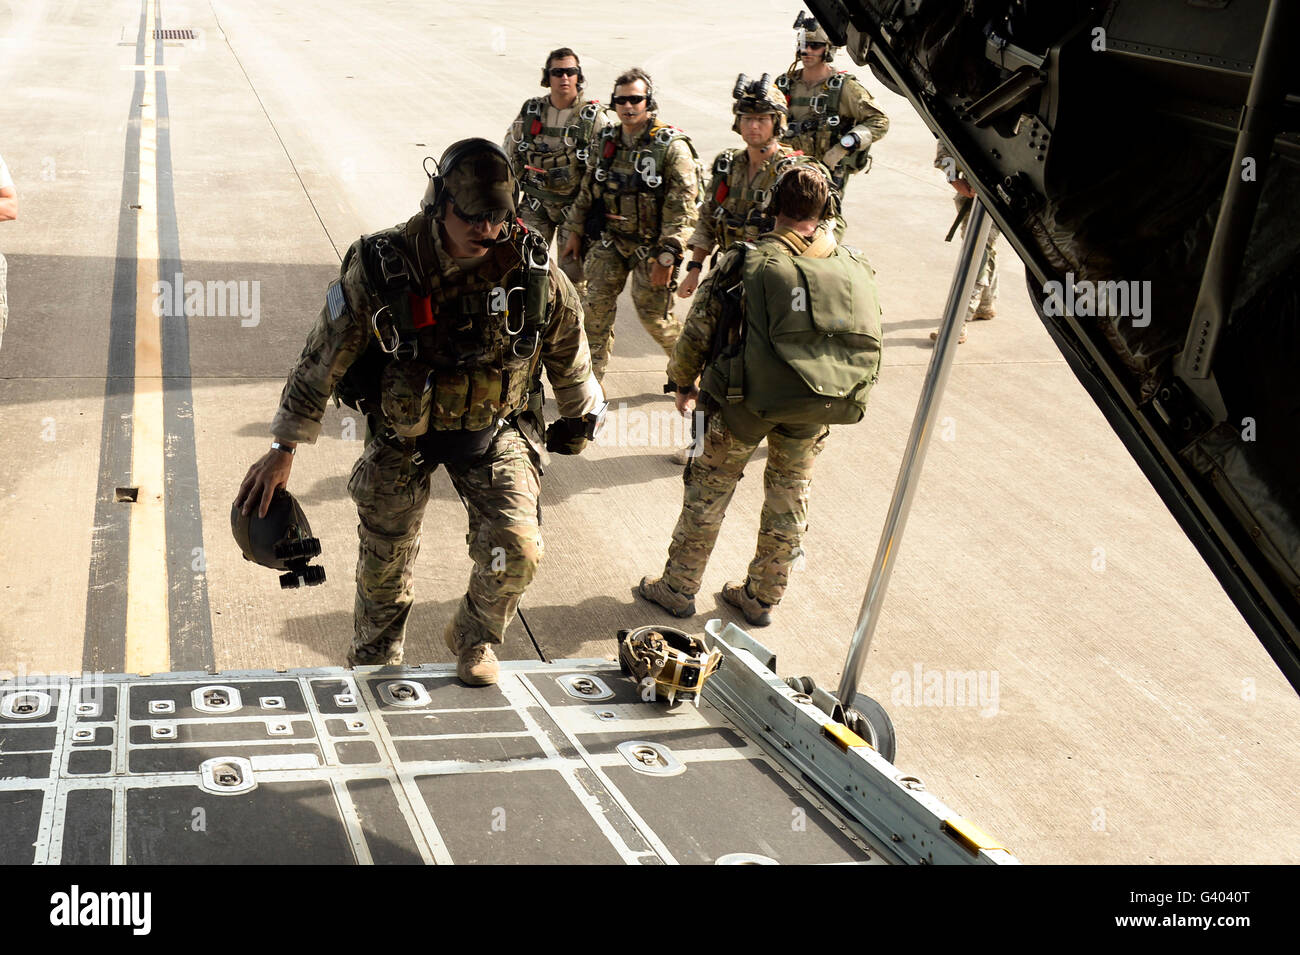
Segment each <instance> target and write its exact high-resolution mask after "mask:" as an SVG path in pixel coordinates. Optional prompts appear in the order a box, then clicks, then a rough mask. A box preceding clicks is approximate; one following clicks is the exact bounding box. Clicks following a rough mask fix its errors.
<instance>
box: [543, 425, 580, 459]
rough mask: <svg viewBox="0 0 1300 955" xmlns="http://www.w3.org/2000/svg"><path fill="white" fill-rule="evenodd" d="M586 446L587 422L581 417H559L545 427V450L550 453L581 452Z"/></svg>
mask: <svg viewBox="0 0 1300 955" xmlns="http://www.w3.org/2000/svg"><path fill="white" fill-rule="evenodd" d="M586 446H587V422H586V421H585V420H584V419H582V418H560V419H559V420H558V421H554V422H552V423H551V426H550V427H549V428H547V429H546V450H547V451H549V452H551V453H552V454H581V453H582V449H583V448H585V447H586Z"/></svg>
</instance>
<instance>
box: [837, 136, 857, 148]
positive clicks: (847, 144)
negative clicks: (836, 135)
mask: <svg viewBox="0 0 1300 955" xmlns="http://www.w3.org/2000/svg"><path fill="white" fill-rule="evenodd" d="M840 145H841V146H843V147H844V148H845V149H852V148H853V146H854V142H853V134H852V133H846V134H845V135H844V136H843V137H842V138H841V139H840Z"/></svg>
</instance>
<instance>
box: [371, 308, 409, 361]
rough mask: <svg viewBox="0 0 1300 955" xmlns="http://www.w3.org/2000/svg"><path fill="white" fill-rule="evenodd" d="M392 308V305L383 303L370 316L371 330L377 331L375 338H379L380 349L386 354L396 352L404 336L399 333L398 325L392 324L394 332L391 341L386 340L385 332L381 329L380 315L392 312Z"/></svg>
mask: <svg viewBox="0 0 1300 955" xmlns="http://www.w3.org/2000/svg"><path fill="white" fill-rule="evenodd" d="M392 310H393V309H392V307H391V306H388V305H381V306H380V307H379V308H378V309H377V310H376V311H375V313H374V314H373V315H371V316H370V330H371V331H372V332H374V333H375V338H377V339H379V350H380V351H382V352H383V353H384V354H385V355H392V354H395V353H396V352H397V349H398V348H399V347H400V346H401V344H402V336H401V335H400V334H398V331H397V326H396V325H392V326H390V328H391V330H392V333H393V334H392V339H391V341H385V339H384V334H383V332H381V331H380V330H379V316H380V315H382V314H384V312H386V311H387V312H390V313H391V312H392Z"/></svg>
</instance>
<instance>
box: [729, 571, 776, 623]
mask: <svg viewBox="0 0 1300 955" xmlns="http://www.w3.org/2000/svg"><path fill="white" fill-rule="evenodd" d="M722 599H723V600H725V601H726V602H727V603H729V604H731V605H732V606H733V607H735V608H736V609H737V610H739V611H740V612H741V613H743V614H744V615H745V619H746V620H748V621H749V622H750V623H751V624H753V625H754V626H755V627H766V626H767V625H768V624H769V623H771V622H772V604H765V603H763V601H761V600H759V599H758V598H757V597H755V596H753V595H752V594H751V593H750V592H749V580H748V579H746V580H743V581H742V580H736V581H732V582H731V583H729V584H727V586H725V587H723V588H722Z"/></svg>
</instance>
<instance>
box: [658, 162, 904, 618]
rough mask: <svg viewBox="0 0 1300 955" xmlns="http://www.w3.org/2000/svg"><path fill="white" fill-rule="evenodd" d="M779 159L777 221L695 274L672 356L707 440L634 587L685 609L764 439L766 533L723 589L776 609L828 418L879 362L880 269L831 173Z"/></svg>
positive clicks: (856, 399) (685, 402) (762, 530)
mask: <svg viewBox="0 0 1300 955" xmlns="http://www.w3.org/2000/svg"><path fill="white" fill-rule="evenodd" d="M782 164H783V166H784V168H783V169H781V170H780V171H779V174H778V177H777V181H776V184H775V185H774V186H773V188H772V198H771V208H770V211H771V213H772V214H773V215H774V216H775V220H776V224H775V227H774V228H773V230H772V231H771V232H769V233H766V234H765V235H763V236H761V237H760V238H759V239H758V241H757V242H755V243H747V242H746V243H740V244H738V245H737V246H736V247H735V248H734V249H733V250H732V251H731V252H729V253H728V254H727V255H726V256H725V257H724V258H723V259H722V261H721V263H720V264H719V266H718V268H717V269H715V270H714V271H713V272H711V273H710V274H709V276H708V277H707V278H706V279H705V280H704V281H703V282H702V283H701V285H700V290H699V292H698V293H697V295H696V297H695V303H694V305H693V306H692V308H691V312H690V315H689V316H688V317H687V320H686V324H685V327H684V328H683V330H682V334H681V337H680V338H679V339H678V341H677V346H676V349H675V350H674V353H673V357H672V361H671V362H670V363H669V365H668V377H669V379H670V380H671V381H673V382H677V383H678V385H677V409H678V411H680V412H682V413H687V412H688V411H689V409H690V407H691V406H692V405H693V404H694V403H696V401H698V402H699V404H700V405H701V407H702V409H703V411H704V426H703V428H702V429H701V430H702V434H703V437H702V448H701V449H700V450H699V453H698V454H697V455H696V456H695V457H693V458H692V459H691V461H690V463H689V464H688V465H687V467H686V471H685V474H684V481H685V484H686V490H685V496H684V500H683V503H682V512H681V516H680V517H679V519H678V521H677V527H676V529H675V530H674V531H673V537H672V542H671V543H670V544H669V546H668V561H667V563H666V564H665V565H664V571H663V575H662V576H661V577H656V578H650V577H645V578H643V579H642V580H641V583H640V585H639V586H638V588H637V592H638V594H639V595H640V596H641V597H643V598H645V599H646V600H649V601H651V602H653V603H656V604H658V605H659V606H661V607H663V608H664V609H665V610H667V611H668V612H669V613H671V614H673V615H674V616H678V617H689V616H692V615H693V614H694V613H695V593H696V592H697V591H698V590H699V587H700V583H701V580H702V578H703V576H704V568H705V566H706V565H707V563H708V560H709V555H710V554H711V553H712V551H713V546H714V543H715V542H716V541H717V537H718V532H719V530H720V529H721V527H722V519H723V517H724V516H725V514H726V509H727V505H728V504H729V503H730V501H731V497H732V494H733V492H734V491H735V488H736V482H737V481H738V480H739V479H740V476H741V473H742V472H743V471H744V468H745V464H746V463H747V462H748V461H749V459H750V457H751V456H752V455H753V454H754V451H755V450H757V448H758V445H759V444H760V443H761V442H762V441H763V440H764V439H766V440H767V443H768V457H767V468H766V471H765V473H764V475H763V486H764V492H765V498H764V503H763V511H762V517H761V519H760V526H759V534H758V546H757V549H756V552H755V554H754V559H753V561H752V562H751V563H750V565H749V572H748V575H747V577H746V579H745V580H742V581H737V582H734V583H730V584H727V585H726V587H724V588H723V591H722V597H723V599H724V600H726V601H727V602H728V603H730V604H732V605H733V606H735V607H737V608H739V609H740V610H741V611H742V612H743V614H744V616H745V619H746V620H748V621H749V622H750V623H751V624H753V625H756V626H765V625H766V624H768V623H770V622H771V619H772V616H771V611H772V608H773V607H775V606H776V605H777V604H778V603H779V602H780V601H781V598H782V597H783V596H784V594H785V590H786V586H787V584H788V582H789V574H790V570H791V568H792V566H793V565H794V563H795V561H796V560H797V559H798V556H799V554H800V553H801V551H800V543H801V541H802V539H803V535H804V532H805V531H806V530H807V527H808V498H809V489H810V487H811V484H812V469H813V463H814V462H815V460H816V458H817V455H818V454H819V453H821V450H822V447H823V445H824V443H825V441H826V436H827V434H829V433H830V429H829V427H828V425H831V424H851V423H853V422H856V421H859V420H861V418H862V415H863V411H864V409H865V408H866V403H867V396H868V394H869V393H870V391H871V388H872V386H873V385H874V384H875V381H876V377H877V374H878V372H879V368H880V338H881V333H880V306H879V303H878V301H877V298H876V286H875V273H874V272H873V271H872V269H871V266H870V265H869V264H868V263H867V261H866V259H865V257H863V256H862V254H861V253H859V252H857V251H856V250H853V249H850V248H847V247H845V246H840V245H838V244H837V243H836V241H835V238H834V235H833V233H832V230H831V229H830V228H828V227H827V223H825V222H823V221H822V220H823V218H824V215H825V212H826V208H827V203H828V202H829V201H830V200H831V196H832V192H831V190H832V186H831V182H830V174H829V172H828V171H827V170H826V168H825V167H824V166H822V165H821V164H820V163H817V162H816V161H814V160H809V159H806V158H804V157H789V158H787V159H785V160H782ZM697 381H698V385H697V384H696V382H697Z"/></svg>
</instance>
